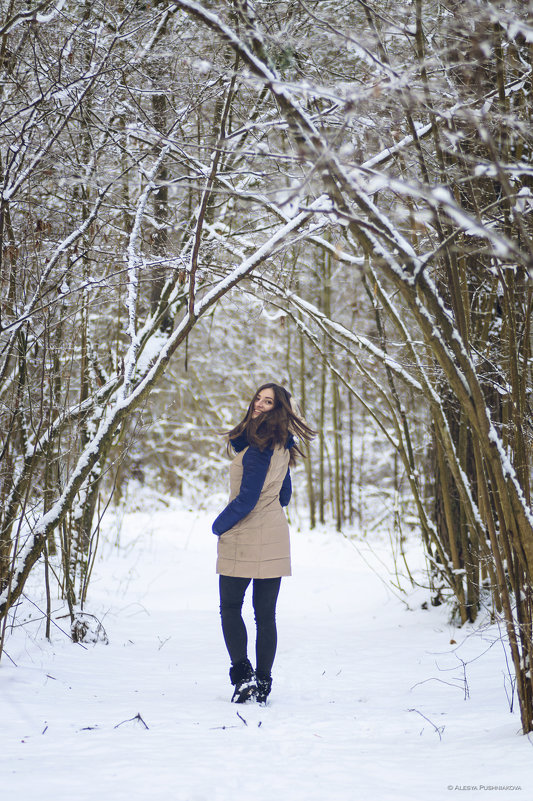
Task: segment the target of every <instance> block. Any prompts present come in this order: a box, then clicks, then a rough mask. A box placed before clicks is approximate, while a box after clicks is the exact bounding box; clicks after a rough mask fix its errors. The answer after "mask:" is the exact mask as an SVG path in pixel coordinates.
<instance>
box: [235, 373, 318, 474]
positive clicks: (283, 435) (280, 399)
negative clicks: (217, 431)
mask: <svg viewBox="0 0 533 801" xmlns="http://www.w3.org/2000/svg"><path fill="white" fill-rule="evenodd" d="M264 389H271V390H272V392H273V394H274V407H273V408H272V409H270V410H269V411H268V412H263V413H262V414H260V415H259V416H258V417H253V416H252V415H253V411H254V403H255V400H256V398H257V396H258V395H259V393H260V392H262V391H263V390H264ZM242 434H245V435H246V440H247V442H248V444H249V445H255V447H257V448H259V450H261V451H262V450H264V449H265V448H274V447H275V446H276V445H281V446H283V447H287V443H290V445H289V450H290V462H289V463H290V464H291V465H292V464H294V463H295V461H296V456H297V455H299V456H305V453H303V452H302V451H301V450H300V447H299V446H298V445H297V444H296V442H294V440H292V441H291V440H290V435H291V434H294V435H295V436H297V437H298V439H299V440H302V441H303V442H305V444H306V445H307V444H308V443H309V442H310V441H311V440H312V439H313V437H314V436H315V435H316V431H313V429H312V428H310V427H309V426H308V425H307V423H306V422H305V420H304V419H303V418H302V417H300V416H299V415H298V414H297V411H296V407H294V406H293V404H292V403H291V394H290V392H288V391H287V390H286V389H285V387H282V386H280V385H279V384H273V383H269V384H263V385H262V386H260V387H259V389H258V390H257V392H256V393H255V394H254V396H253V398H252V400H251V401H250V405H249V406H248V411H247V412H246V414H245V415H244V417H243V419H242V420H241V422H240V423H238V424H237V425H236V426H235V428H232V430H231V431H229V432H228V434H227V436H228V438H229V441H228V449H229V448H230V446H231V441H232V440H234V439H236V438H237V437H239V436H241V435H242Z"/></svg>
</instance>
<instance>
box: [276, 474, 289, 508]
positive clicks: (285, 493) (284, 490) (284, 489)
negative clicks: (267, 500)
mask: <svg viewBox="0 0 533 801" xmlns="http://www.w3.org/2000/svg"><path fill="white" fill-rule="evenodd" d="M291 495H292V481H291V471H290V469H289V468H287V473H286V475H285V478H284V479H283V484H282V485H281V489H280V491H279V502H280V504H281V505H282V506H288V505H289V501H290V499H291Z"/></svg>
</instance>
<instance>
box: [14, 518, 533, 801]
mask: <svg viewBox="0 0 533 801" xmlns="http://www.w3.org/2000/svg"><path fill="white" fill-rule="evenodd" d="M210 518H211V516H209V515H207V516H206V515H201V514H197V513H192V512H183V511H164V512H162V511H157V512H154V513H153V514H150V515H148V514H146V515H144V514H136V515H130V516H128V517H127V518H126V520H125V522H124V527H123V530H122V533H121V543H122V546H123V547H122V548H121V549H119V550H117V549H114V550H113V549H112V548H111V547H110V546H106V547H105V548H104V550H103V555H104V556H105V559H103V560H101V561H100V562H99V563H98V564H97V567H96V569H95V575H94V578H93V584H92V587H91V604H90V609H91V610H92V611H95V612H96V613H98V614H99V613H100V612H101V613H102V615H103V616H104V615H105V618H104V625H105V628H106V630H107V633H108V635H109V638H110V644H109V645H108V646H104V645H97V646H96V647H89V648H88V649H87V650H85V649H83V648H81V647H80V646H74V645H73V644H71V643H70V642H69V641H68V640H67V638H65V637H64V636H63V635H62V634H61V633H60V632H59V631H56V633H54V636H53V644H52V645H50V644H48V643H47V642H46V641H45V640H44V639H42V638H39V639H36V638H35V637H34V636H33V635H32V636H31V638H30V636H29V633H28V630H27V629H23V628H21V629H19V630H17V632H16V633H15V634H14V635H13V636H12V637H11V638H10V639H9V640H8V645H7V650H8V651H9V654H10V656H11V657H12V658H13V660H14V661H15V662H16V663H17V665H18V667H16V668H15V667H14V666H13V665H11V664H10V662H9V661H8V660H7V659H6V658H5V657H4V659H3V661H2V663H1V664H0V687H1V700H0V715H1V720H2V723H1V726H0V769H1V774H0V775H1V787H2V794H3V796H4V797H5V798H11V797H15V794H16V798H17V799H18V801H30V799H33V798H35V797H38V798H39V799H40V801H52V799H54V801H63V799H65V801H66V799H69V801H70V799H76V800H77V801H85V799H89V798H91V799H92V798H102V799H106V801H122V799H124V801H126V799H127V800H128V801H137V800H139V801H144V800H145V799H146V801H149V800H150V801H162V800H163V799H165V800H167V799H168V801H230V800H231V801H233V799H242V800H243V801H244V799H253V801H273V800H274V801H285V799H287V801H289V799H290V801H326V799H327V800H328V801H330V800H331V801H353V800H354V799H363V800H365V801H366V799H368V798H374V799H377V800H378V801H389V800H390V801H392V800H393V799H394V801H404V800H405V801H418V799H419V800H420V801H427V799H436V800H437V801H438V799H441V798H442V799H445V798H446V799H450V801H451V799H453V798H455V797H457V795H460V796H462V795H464V794H465V793H466V797H467V798H468V801H474V799H479V798H483V799H486V798H493V799H494V798H495V799H498V801H509V800H510V799H516V801H531V799H533V748H532V745H533V743H532V742H530V741H529V739H528V738H526V737H522V736H521V735H519V733H518V732H519V729H520V720H519V716H518V714H517V713H516V712H515V713H514V714H510V713H509V708H508V704H507V702H506V695H505V686H506V685H507V686H508V685H509V682H508V680H506V677H505V660H504V655H503V649H502V646H501V644H500V643H499V642H497V641H496V637H495V634H496V632H495V631H494V630H490V631H486V632H485V634H484V635H483V636H481V635H480V634H479V633H478V634H474V635H472V632H467V631H464V630H463V631H456V630H454V629H453V628H452V627H450V626H449V625H448V624H447V622H446V612H445V610H442V609H431V610H429V611H424V610H422V609H420V601H422V600H424V598H425V596H424V594H423V593H422V592H421V591H419V594H418V595H417V600H415V599H414V598H412V599H410V605H411V607H412V609H411V611H408V610H407V609H406V608H405V605H404V604H402V603H400V602H399V601H398V600H397V599H396V598H395V596H394V595H393V594H392V593H391V592H390V590H389V589H388V588H387V586H386V585H385V584H384V583H383V581H381V580H380V579H379V578H378V577H377V576H376V574H375V573H374V572H372V570H370V569H369V567H368V566H367V564H366V563H365V562H366V559H367V558H369V559H373V560H374V563H375V564H377V562H376V560H375V557H374V556H373V555H372V554H371V553H370V552H369V551H368V549H367V547H366V546H365V545H364V543H363V544H361V543H359V544H358V546H357V548H355V547H354V546H353V545H352V544H351V543H350V542H348V541H347V540H345V539H343V538H342V537H340V536H339V535H335V534H334V533H331V532H324V531H321V532H316V533H313V534H309V533H308V532H297V531H296V530H295V528H294V527H293V534H292V543H293V572H294V575H293V577H292V578H289V579H285V580H284V581H283V582H282V592H281V596H280V601H279V612H278V622H279V646H278V655H277V660H276V665H275V674H274V678H275V682H274V686H273V691H272V696H271V701H270V704H269V706H267V707H266V708H259V707H257V706H255V705H245V706H242V707H236V706H235V705H232V704H230V703H229V697H230V693H231V690H230V685H229V682H228V678H227V670H228V664H227V657H226V653H225V650H224V646H223V642H222V636H221V633H220V629H219V620H218V609H217V605H218V599H217V583H216V577H215V576H214V552H215V540H214V537H213V535H212V534H210V533H209V521H210ZM375 548H377V550H378V552H380V553H382V554H383V555H384V558H388V557H387V556H386V554H387V548H386V546H379V545H377V546H375ZM362 555H363V556H364V558H362ZM247 615H248V619H249V620H251V610H250V608H249V606H247ZM57 622H58V623H59V624H61V623H62V622H63V621H61V620H58V621H57ZM452 638H453V639H455V640H456V641H457V645H451V644H450V639H452ZM493 642H494V644H493V645H492V647H491V644H492V643H493ZM454 649H455V650H454ZM481 654H484V655H483V656H482V657H480V658H478V659H476V657H478V656H479V655H481ZM461 660H463V661H464V662H467V665H466V667H465V668H464V667H463V663H462V661H461ZM471 660H474V661H471ZM465 676H466V683H465ZM465 696H467V697H466V699H465ZM137 714H139V715H140V716H141V717H142V720H143V721H144V722H145V723H146V725H147V726H148V729H146V728H145V727H144V726H143V725H142V723H141V721H140V720H131V719H132V718H135V716H136V715H137ZM123 721H130V722H124V723H123ZM118 724H122V725H118ZM449 787H450V788H451V789H448V788H449ZM471 787H477V788H478V789H474V790H472V789H467V788H471ZM488 788H496V789H488ZM500 788H506V789H500ZM513 788H516V789H513Z"/></svg>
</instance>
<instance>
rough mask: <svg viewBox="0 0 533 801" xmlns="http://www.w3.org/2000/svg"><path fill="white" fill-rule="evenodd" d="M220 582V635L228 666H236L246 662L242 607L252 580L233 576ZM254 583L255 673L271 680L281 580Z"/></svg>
mask: <svg viewBox="0 0 533 801" xmlns="http://www.w3.org/2000/svg"><path fill="white" fill-rule="evenodd" d="M219 579H220V581H219V588H220V616H221V618H222V633H223V635H224V642H225V643H226V648H227V649H228V653H229V656H230V659H231V664H232V665H236V664H238V662H242V660H243V659H246V658H247V646H248V634H247V632H246V626H245V624H244V620H243V619H242V604H243V601H244V594H245V592H246V590H247V588H248V585H249V584H250V581H251V579H249V578H238V577H234V576H220V577H219ZM253 582H254V584H253V595H252V602H253V607H254V615H255V624H256V627H257V635H256V640H255V656H256V673H257V674H258V675H259V676H261V677H265V678H266V677H268V676H270V673H271V671H272V665H273V664H274V657H275V655H276V645H277V641H278V635H277V630H276V602H277V600H278V593H279V587H280V584H281V578H271V579H254V580H253Z"/></svg>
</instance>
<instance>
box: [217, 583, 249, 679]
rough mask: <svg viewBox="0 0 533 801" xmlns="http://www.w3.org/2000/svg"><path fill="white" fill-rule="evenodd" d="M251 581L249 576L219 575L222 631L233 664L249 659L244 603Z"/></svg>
mask: <svg viewBox="0 0 533 801" xmlns="http://www.w3.org/2000/svg"><path fill="white" fill-rule="evenodd" d="M249 583H250V579H247V578H237V577H234V576H220V577H219V590H220V617H221V619H222V633H223V635H224V642H225V643H226V648H227V649H228V653H229V656H230V659H231V664H232V665H238V664H239V662H244V661H245V660H246V659H247V648H248V636H247V633H246V626H245V625H244V620H243V619H242V604H243V601H244V593H245V592H246V588H247V587H248V585H249Z"/></svg>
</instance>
